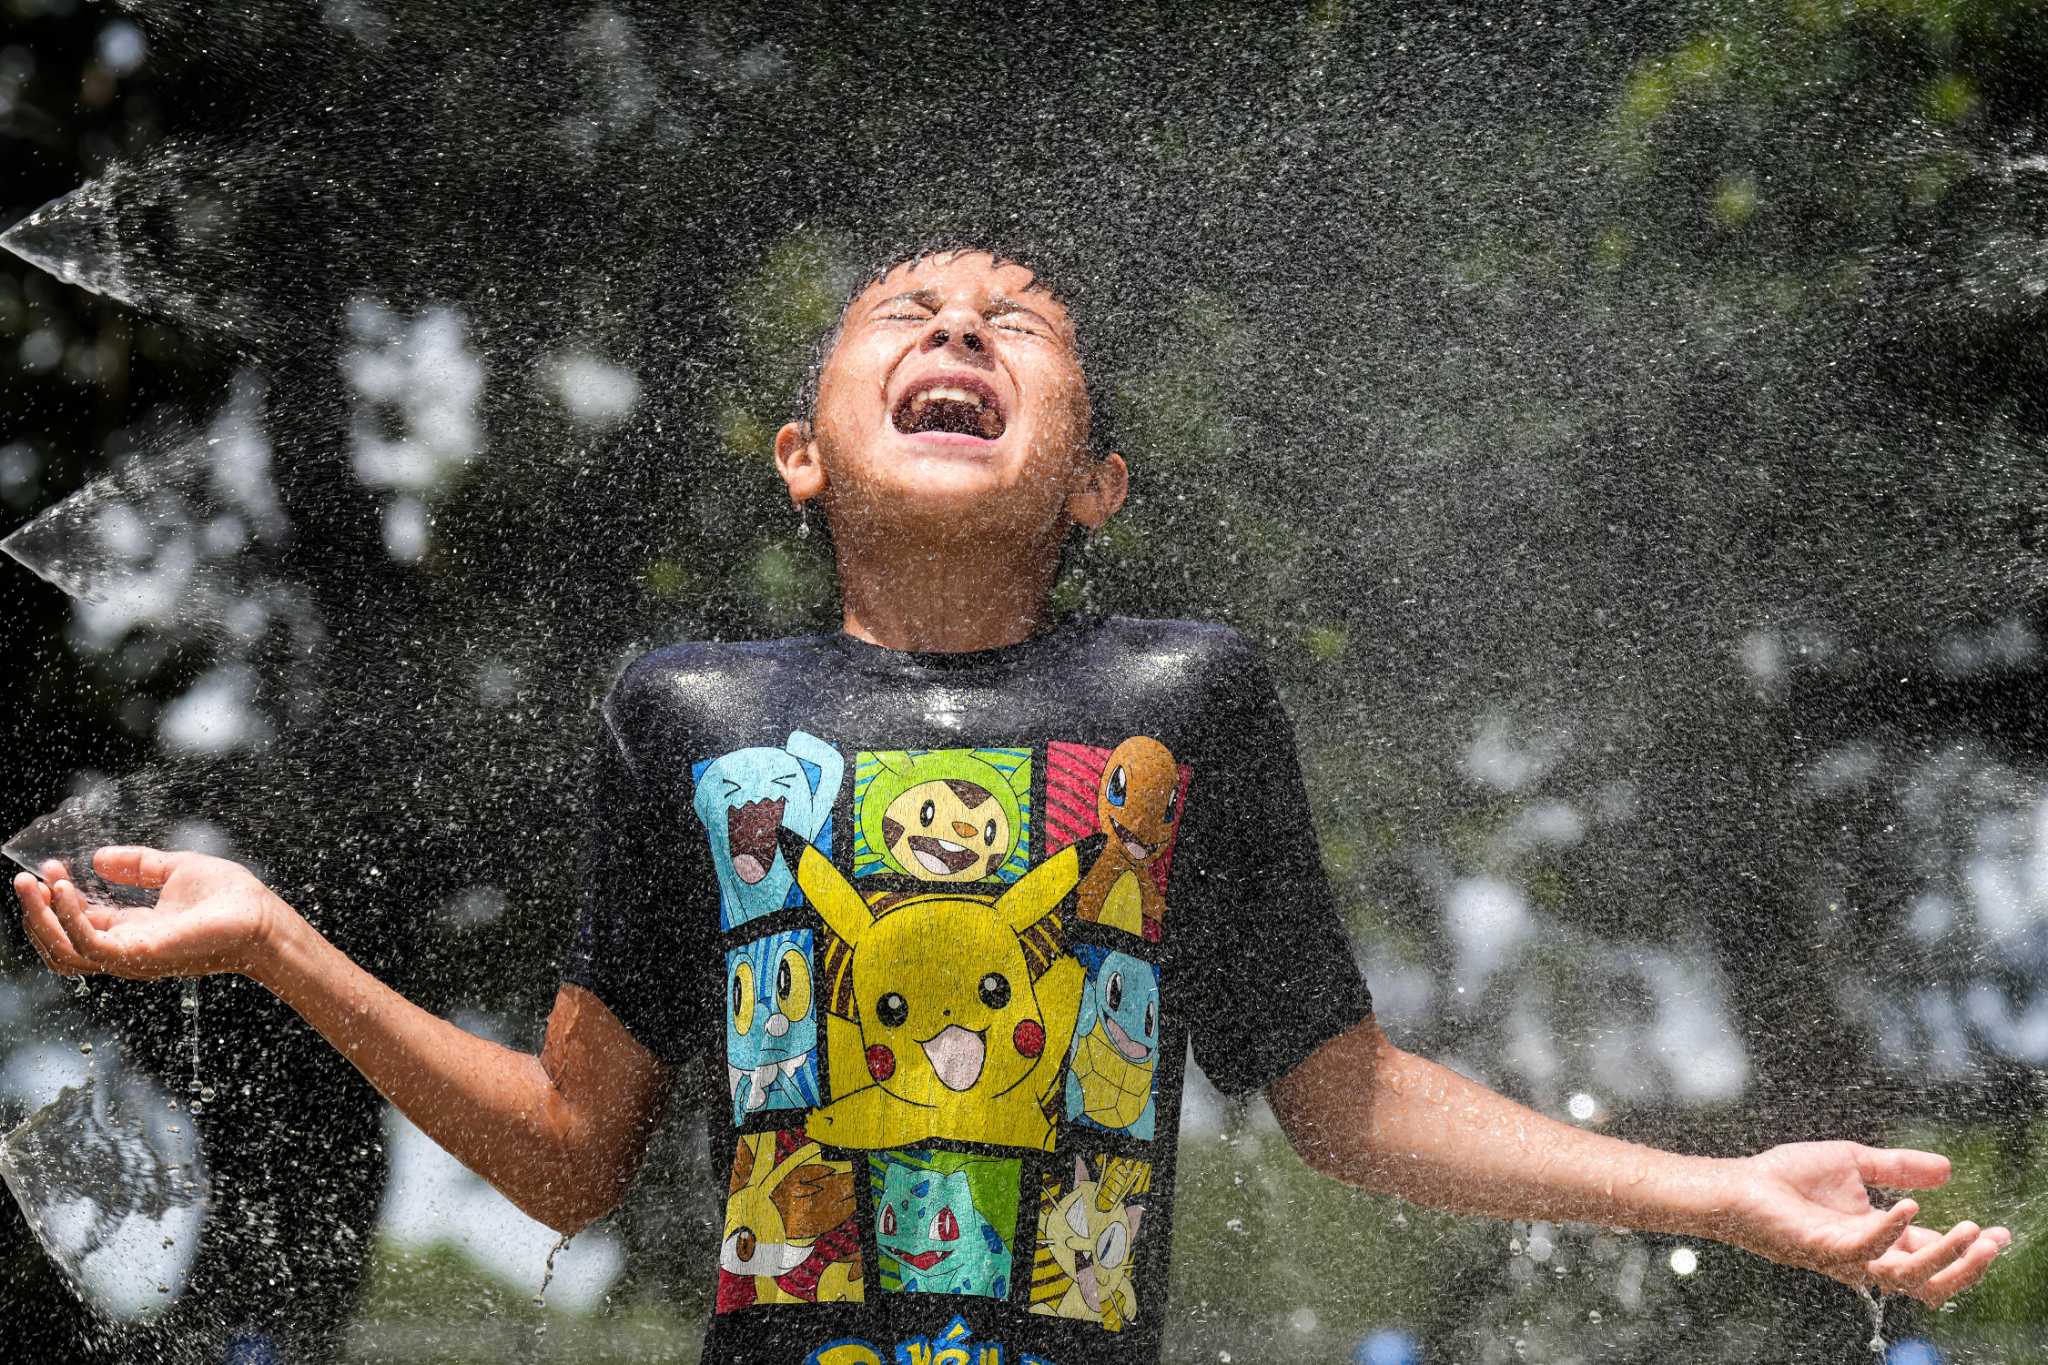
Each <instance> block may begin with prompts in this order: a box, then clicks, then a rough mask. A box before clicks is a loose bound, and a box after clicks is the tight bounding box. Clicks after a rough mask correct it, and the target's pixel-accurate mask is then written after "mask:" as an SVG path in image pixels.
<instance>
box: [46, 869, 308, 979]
mask: <svg viewBox="0 0 2048 1365" xmlns="http://www.w3.org/2000/svg"><path fill="white" fill-rule="evenodd" d="M92 865H93V870H94V871H95V872H97V873H99V875H100V876H102V877H104V878H105V879H106V880H108V881H110V882H115V883H118V884H120V885H123V886H134V887H141V888H144V889H146V890H154V891H156V893H157V897H156V903H155V904H153V905H144V906H115V907H110V906H101V905H91V904H88V903H87V901H86V899H85V897H84V895H83V893H81V892H80V891H79V889H78V886H77V884H76V883H75V882H73V881H72V880H71V878H70V874H69V871H68V869H66V868H65V867H64V865H63V864H62V863H58V862H49V863H45V864H44V865H43V867H42V869H41V870H42V880H40V881H38V880H37V879H36V878H34V877H31V876H29V875H28V874H27V873H22V874H21V875H20V876H18V877H16V878H15V879H14V890H15V894H16V895H17V896H18V897H19V898H20V900H21V906H22V922H23V924H24V926H25V927H26V928H27V930H28V934H29V938H30V939H31V940H32V941H33V942H34V943H35V945H36V951H37V952H39V953H41V954H42V957H43V960H44V961H45V962H46V963H48V964H49V966H50V968H51V970H53V971H57V972H61V973H63V974H65V975H67V976H79V975H89V974H92V973H95V972H105V973H108V974H111V975H114V976H125V977H132V978H136V979H149V978H152V977H162V976H204V975H207V974H209V973H212V972H245V971H247V970H248V969H249V968H250V966H251V965H252V963H253V962H254V960H255V957H256V955H257V953H258V952H259V951H260V949H261V947H262V944H263V941H264V939H265V936H266V935H267V934H268V933H269V932H270V927H271V924H272V923H273V921H274V919H275V916H276V912H277V910H278V909H279V908H280V906H281V904H282V903H281V902H280V901H279V900H278V899H277V897H276V896H275V895H274V894H273V893H272V892H271V891H270V889H269V888H268V887H266V886H264V885H263V883H262V882H261V881H259V880H257V878H256V876H255V874H254V873H252V872H250V871H249V870H248V869H247V868H245V867H243V866H242V865H241V864H239V863H233V862H229V861H228V860H227V859H225V858H215V857H212V856H210V855H208V854H204V853H180V852H167V851H164V850H161V849H154V848H139V847H108V848H102V849H100V850H98V851H97V852H95V853H94V854H93V859H92Z"/></svg>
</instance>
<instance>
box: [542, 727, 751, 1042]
mask: <svg viewBox="0 0 2048 1365" xmlns="http://www.w3.org/2000/svg"><path fill="white" fill-rule="evenodd" d="M592 770H593V771H592V779H591V780H592V792H591V808H590V836H589V841H588V844H587V846H586V849H585V854H584V863H583V909H582V915H581V917H580V918H579V919H578V921H577V924H576V933H575V937H574V938H573V939H572V940H571V942H570V945H569V954H568V960H567V963H566V965H565V967H564V969H563V973H562V977H563V980H564V981H566V982H567V983H569V984H571V985H576V986H581V987H583V989H585V990H587V991H589V992H590V993H591V994H593V995H595V996H596V997H597V998H598V999H599V1000H602V1001H603V1002H604V1003H605V1007H606V1008H608V1009H609V1010H611V1012H612V1013H613V1014H615V1015H617V1016H618V1018H619V1022H620V1023H622V1024H624V1025H625V1026H626V1028H627V1030H628V1031H629V1032H631V1033H632V1035H633V1036H634V1037H635V1038H636V1039H638V1040H639V1041H640V1043H641V1044H642V1045H643V1046H645V1047H646V1048H647V1049H648V1051H650V1052H652V1053H654V1054H655V1056H657V1057H660V1058H661V1059H662V1060H663V1061H666V1062H669V1063H671V1064H675V1063H679V1062H681V1061H683V1060H684V1059H685V1058H686V1057H688V1056H689V1055H690V1053H691V1052H692V1051H693V1050H694V1044H695V1042H696V1040H697V1039H698V1037H699V1033H698V1030H697V1019H696V1017H695V1012H694V1010H693V1008H692V1007H693V1006H694V1005H695V1004H696V1002H697V1001H698V1000H699V999H700V997H701V994H702V993H701V991H699V990H697V989H695V988H694V984H693V983H691V982H688V981H685V980H682V979H681V976H682V975H683V974H684V973H685V971H686V969H687V966H688V964H689V963H690V962H691V961H693V959H694V957H695V956H697V955H696V954H691V953H689V952H688V951H686V945H684V944H683V943H681V942H679V941H678V936H679V932H680V928H679V926H680V923H681V921H680V920H679V918H678V915H679V914H688V913H689V912H690V911H691V910H692V909H694V910H696V911H698V912H700V913H701V912H703V910H704V907H703V906H702V905H695V906H692V905H690V904H688V902H689V901H690V899H691V898H690V897H688V896H687V895H679V894H677V891H676V882H677V879H678V877H679V875H681V876H685V877H686V875H687V874H686V873H684V872H683V869H682V868H680V867H679V865H678V864H679V862H680V861H687V860H686V859H680V860H679V858H678V856H677V855H678V853H679V852H680V850H679V849H678V848H677V847H676V845H677V843H678V841H677V840H676V839H675V837H674V835H673V832H672V831H671V830H670V829H669V828H668V827H669V825H670V824H671V821H669V820H668V819H667V818H666V817H665V810H666V804H665V803H664V802H663V801H662V800H661V798H660V793H659V792H657V791H652V790H649V784H648V783H647V782H646V781H645V780H644V779H643V777H642V775H641V774H640V772H639V771H638V770H637V769H636V767H635V765H634V763H633V759H632V755H631V754H630V752H629V751H628V749H627V745H626V742H625V740H624V738H623V736H621V735H620V733H619V730H618V727H617V724H616V723H615V719H614V716H613V712H612V702H611V701H608V702H607V703H606V706H605V712H604V715H603V717H602V719H601V720H600V724H599V734H598V739H597V753H596V756H595V761H594V763H593V764H592ZM716 907H717V902H716V901H715V900H714V901H713V902H712V908H711V910H710V913H711V914H712V915H713V916H714V917H715V916H716V914H717V908H716Z"/></svg>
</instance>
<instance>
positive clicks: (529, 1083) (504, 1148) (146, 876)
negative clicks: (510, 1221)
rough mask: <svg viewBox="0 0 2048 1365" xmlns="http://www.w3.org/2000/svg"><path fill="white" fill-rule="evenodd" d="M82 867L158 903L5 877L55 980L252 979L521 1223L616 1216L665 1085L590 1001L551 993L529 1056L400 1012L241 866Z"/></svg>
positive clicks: (151, 863)
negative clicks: (153, 892)
mask: <svg viewBox="0 0 2048 1365" xmlns="http://www.w3.org/2000/svg"><path fill="white" fill-rule="evenodd" d="M93 866H94V869H95V870H96V871H98V872H99V874H100V875H101V876H102V877H105V878H106V879H107V880H109V881H113V882H120V883H124V884H127V885H131V886H142V887H151V888H158V889H159V890H158V897H157V902H156V904H155V905H154V906H148V907H142V908H138V909H132V910H128V909H118V910H117V909H105V908H101V907H97V906H88V905H87V904H86V902H85V900H84V898H83V897H82V896H81V895H80V894H79V892H78V889H77V887H76V886H74V885H73V884H72V883H71V882H70V881H69V880H68V878H67V876H66V873H65V870H64V868H63V867H62V866H61V865H57V864H51V865H48V866H46V867H45V868H44V880H43V881H41V882H38V881H37V880H36V879H35V878H33V877H30V876H28V875H27V874H26V873H24V874H22V875H21V876H19V877H17V878H16V879H15V890H16V893H17V894H18V895H19V896H20V898H21V902H22V912H23V923H24V926H25V927H26V928H27V930H28V933H29V937H30V938H31V939H32V940H33V941H34V943H35V945H36V948H37V951H38V952H40V953H41V954H42V956H43V958H44V960H45V961H46V962H47V963H48V964H49V965H50V967H51V968H52V970H55V971H58V972H61V973H64V974H67V975H84V974H91V973H100V972H104V973H109V974H112V975H116V976H125V977H133V978H151V977H161V976H196V975H201V974H205V973H209V972H222V971H228V972H236V973H239V974H241V975H244V976H247V977H250V978H251V979H253V980H255V981H257V982H259V983H261V984H262V985H263V986H265V987H266V988H268V989H269V990H270V991H271V992H272V993H273V994H275V995H276V996H277V997H278V998H279V999H281V1000H283V1001H284V1002H285V1003H286V1004H288V1005H290V1006H291V1007H292V1008H293V1009H294V1010H296V1011H298V1013H299V1014H300V1015H301V1016H302V1017H303V1018H304V1019H305V1020H306V1022H308V1023H309V1024H311V1025H312V1026H313V1027H314V1028H315V1029H317V1030H319V1032H320V1034H321V1036H322V1037H324V1038H326V1039H327V1041H328V1042H330V1043H332V1044H333V1045H334V1046H335V1047H336V1048H337V1049H339V1050H340V1052H341V1053H342V1055H343V1056H345V1057H347V1058H348V1059H349V1061H351V1062H353V1063H354V1064H355V1066H356V1068H357V1070H359V1071H361V1072H362V1073H363V1075H364V1076H365V1077H367V1078H368V1079H369V1081H370V1083H371V1084H372V1085H374V1086H376V1088H377V1089H378V1090H379V1091H380V1092H381V1093H382V1094H383V1095H384V1096H385V1098H386V1099H388V1100H390V1101H391V1102H392V1104H394V1105H396V1106H397V1107H398V1109H399V1111H400V1112H401V1113H403V1114H404V1115H405V1116H406V1117H407V1118H409V1119H411V1120H412V1121H413V1122H414V1123H415V1124H417V1125H418V1126H419V1128H420V1129H421V1131H423V1132H425V1133H426V1134H427V1136H428V1137H431V1138H432V1139H433V1140H434V1141H435V1142H437V1143H439V1144H440V1145H441V1146H442V1147H444V1148H446V1149H447V1150H448V1152H449V1153H451V1154H452V1155H453V1156H455V1157H456V1158H457V1159H458V1160H460V1161H461V1162H462V1163H463V1164H464V1165H465V1166H467V1167H469V1169H471V1170H472V1171H475V1172H476V1173H477V1174H478V1175H480V1176H482V1177H483V1178H484V1179H486V1180H488V1181H489V1182H490V1183H491V1184H492V1185H494V1186H496V1187H497V1188H498V1189H499V1190H500V1191H501V1192H502V1193H503V1194H504V1195H505V1196H506V1197H507V1198H509V1199H510V1200H511V1201H512V1202H513V1203H515V1204H517V1205H518V1206H519V1207H520V1208H521V1209H523V1210H525V1211H526V1212H527V1213H528V1214H530V1215H532V1216H533V1217H534V1218H537V1219H539V1220H540V1221H541V1222H543V1223H546V1224H547V1225H548V1226H550V1227H553V1228H555V1229H556V1230H557V1231H561V1232H575V1231H576V1230H578V1229H580V1228H582V1227H583V1226H585V1225H586V1224H588V1223H590V1222H592V1221H593V1220H595V1219H597V1218H599V1217H601V1216H602V1215H603V1214H604V1213H606V1212H607V1211H608V1210H610V1209H611V1207H612V1206H613V1205H614V1204H616V1203H617V1202H618V1199H619V1197H620V1195H621V1194H622V1193H623V1192H624V1190H625V1187H626V1185H627V1183H628V1182H629V1181H630V1180H631V1179H632V1176H633V1173H634V1171H635V1169H636V1168H637V1167H638V1165H639V1162H640V1157H641V1155H642V1153H643V1152H644V1150H645V1148H646V1142H647V1137H648V1134H649V1132H650V1131H651V1129H652V1127H653V1124H654V1122H655V1120H656V1118H657V1117H658V1115H659V1113H660V1108H661V1100H662V1097H663V1094H664V1092H665V1089H666V1085H667V1081H668V1069H667V1067H665V1066H664V1065H663V1064H662V1063H661V1062H660V1061H659V1060H658V1059H657V1058H656V1057H655V1056H654V1054H653V1053H651V1052H649V1051H648V1050H647V1049H646V1048H645V1047H643V1046H642V1045H641V1044H640V1043H639V1042H638V1041H637V1040H635V1039H634V1038H633V1036H632V1035H631V1034H630V1033H628V1032H627V1030H626V1028H625V1026H624V1025H623V1024H621V1023H620V1022H619V1021H618V1019H617V1018H616V1017H614V1016H613V1014H612V1012H611V1011H610V1010H609V1009H607V1008H606V1007H605V1006H604V1004H603V1003H602V1002H600V1001H599V1000H598V998H597V997H596V996H594V995H592V994H591V993H590V992H588V991H586V990H583V989H582V988H580V987H577V986H564V987H562V989H561V992H560V994H559V995H558V996H557V997H556V1000H555V1008H554V1012H553V1013H552V1014H551V1015H550V1016H549V1019H548V1029H547V1036H546V1040H545V1042H544V1043H543V1045H542V1048H541V1054H540V1056H538V1057H535V1056H533V1055H532V1054H530V1053H525V1052H519V1051H515V1050H514V1049H511V1048H508V1047H504V1046H501V1045H499V1044H497V1043H494V1042H491V1041H489V1040H488V1039H484V1038H479V1037H477V1036H476V1035H475V1034H472V1033H468V1032H465V1031H464V1030H462V1029H460V1028H457V1027H456V1026H455V1025H454V1024H451V1023H449V1022H448V1021H447V1020H445V1019H441V1018H439V1017H438V1016H436V1015H434V1014H431V1013H429V1012H428V1011H426V1010H423V1009H421V1008H420V1007H419V1006H417V1005H415V1004H413V1003H412V1002H411V1001H409V1000H407V999H405V998H404V997H403V996H401V995H399V994H398V992H396V991H394V990H392V989H391V988H390V987H389V986H386V985H385V984H383V983H382V982H381V981H378V980H377V979H376V978H375V977H373V976H371V975H370V974H369V973H368V972H366V971H364V970H363V969H362V968H361V967H360V966H358V965H356V963H355V962H353V961H352V960H350V958H349V957H348V956H347V955H346V954H345V953H343V952H342V951H341V950H340V949H339V948H336V947H335V946H334V945H333V944H332V943H330V942H328V941H327V939H326V938H324V937H323V936H322V935H321V934H320V933H319V931H318V930H316V929H314V928H313V926H312V925H310V924H308V923H307V922H306V920H305V919H304V917H302V916H301V915H299V914H298V912H297V911H295V910H293V909H292V908H291V907H290V906H289V905H287V904H285V902H284V901H283V900H281V899H280V898H279V897H277V896H276V895H275V894H274V893H272V892H271V891H270V890H269V889H268V888H267V887H265V886H264V885H263V884H262V883H261V882H260V881H258V880H257V879H256V877H255V876H254V875H253V874H251V873H250V872H249V871H248V870H247V869H245V868H243V867H241V866H239V865H238V864H235V863H232V862H228V861H227V860H225V859H221V858H212V857H208V856H206V855H204V854H198V853H166V852H159V851H157V850H155V849H142V848H106V849H101V850H99V852H98V853H96V854H95V855H94V857H93Z"/></svg>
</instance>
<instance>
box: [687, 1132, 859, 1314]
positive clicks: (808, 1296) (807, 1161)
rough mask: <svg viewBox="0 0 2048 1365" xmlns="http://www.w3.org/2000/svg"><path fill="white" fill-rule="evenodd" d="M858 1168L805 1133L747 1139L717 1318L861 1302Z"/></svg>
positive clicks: (721, 1252) (722, 1254) (721, 1263)
mask: <svg viewBox="0 0 2048 1365" xmlns="http://www.w3.org/2000/svg"><path fill="white" fill-rule="evenodd" d="M862 1289H863V1280H862V1275H861V1258H860V1229H859V1226H858V1225H857V1224H856V1223H855V1221H854V1202H853V1164H852V1163H851V1162H847V1161H831V1160H828V1159H826V1157H825V1156H824V1155H823V1154H822V1153H821V1152H820V1151H819V1149H818V1144H817V1143H815V1142H812V1141H811V1140H810V1139H809V1137H808V1135H807V1134H806V1133H805V1132H804V1130H803V1129H801V1128H794V1129H787V1130H783V1131H780V1132H768V1133H749V1134H747V1135H746V1136H744V1137H742V1138H741V1139H740V1141H739V1146H738V1148H737V1149H736V1150H735V1151H734V1152H733V1154H732V1183H731V1185H730V1186H729V1189H728V1193H727V1196H726V1201H725V1238H724V1241H723V1242H722V1243H721V1244H720V1246H719V1249H718V1299H717V1302H716V1304H715V1306H714V1307H715V1311H717V1312H720V1313H730V1312H732V1311H733V1310H734V1309H737V1308H749V1307H752V1306H753V1305H755V1304H758V1303H859V1302H861V1300H862Z"/></svg>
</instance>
